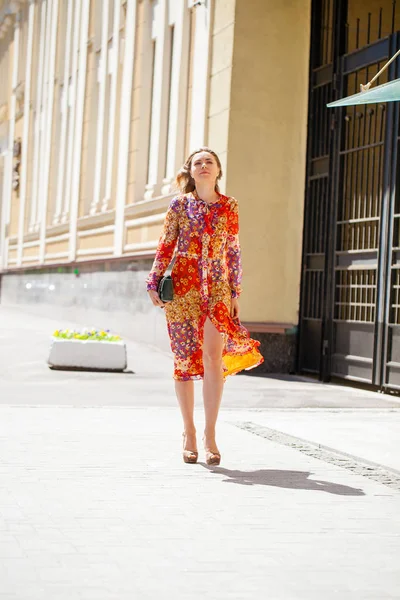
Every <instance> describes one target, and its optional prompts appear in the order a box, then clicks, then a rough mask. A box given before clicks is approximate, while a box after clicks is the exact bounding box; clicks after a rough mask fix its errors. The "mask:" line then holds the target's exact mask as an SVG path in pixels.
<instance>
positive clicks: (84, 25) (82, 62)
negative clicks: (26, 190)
mask: <svg viewBox="0 0 400 600" xmlns="http://www.w3.org/2000/svg"><path fill="white" fill-rule="evenodd" d="M89 13H90V2H89V1H88V0H84V2H83V4H82V14H81V22H80V42H79V64H78V81H77V97H76V108H75V111H76V113H75V128H74V132H73V142H74V143H73V162H72V181H71V201H70V220H69V260H70V261H73V260H75V258H76V235H77V228H78V210H79V190H80V181H81V157H82V132H83V113H84V108H85V90H86V60H87V46H88V44H87V42H88V30H89Z"/></svg>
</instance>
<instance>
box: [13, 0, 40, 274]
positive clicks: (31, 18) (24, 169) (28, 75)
mask: <svg viewBox="0 0 400 600" xmlns="http://www.w3.org/2000/svg"><path fill="white" fill-rule="evenodd" d="M35 11H36V5H35V0H30V2H29V15H28V40H27V47H26V53H27V57H26V70H25V95H24V131H23V135H22V156H21V180H20V196H19V205H20V208H19V221H18V250H17V266H18V267H20V266H21V264H22V255H23V244H24V233H25V204H26V184H27V174H28V149H29V125H30V116H31V108H30V105H31V82H32V53H33V30H34V25H35Z"/></svg>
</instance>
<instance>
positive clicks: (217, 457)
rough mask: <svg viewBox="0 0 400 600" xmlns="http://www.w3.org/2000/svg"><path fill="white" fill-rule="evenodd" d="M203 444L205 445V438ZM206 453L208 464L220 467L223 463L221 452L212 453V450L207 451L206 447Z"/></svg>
mask: <svg viewBox="0 0 400 600" xmlns="http://www.w3.org/2000/svg"><path fill="white" fill-rule="evenodd" d="M203 444H204V438H203ZM204 451H205V453H206V464H207V465H214V466H218V465H219V463H220V462H221V454H220V453H219V452H211V450H207V448H205V447H204Z"/></svg>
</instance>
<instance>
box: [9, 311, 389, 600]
mask: <svg viewBox="0 0 400 600" xmlns="http://www.w3.org/2000/svg"><path fill="white" fill-rule="evenodd" d="M4 314H5V313H4V311H3V313H2V311H0V325H1V317H2V315H3V318H5V317H4ZM6 317H7V318H6V322H7V323H6V324H7V326H8V327H9V332H10V335H9V338H7V340H6V342H7V347H6V348H5V347H4V345H3V350H2V348H1V346H0V355H1V361H0V371H1V373H0V386H1V388H0V391H1V398H0V600H5V599H6V600H16V599H17V600H39V599H40V600H50V599H51V600H89V599H93V600H125V599H126V600H128V599H129V600H133V599H139V600H141V599H143V600H147V599H151V600H153V599H154V600H156V599H157V600H158V599H160V598H161V599H167V600H169V599H171V600H172V599H173V600H181V599H182V600H183V599H188V600H189V599H190V600H192V599H193V600H200V598H201V599H202V600H203V599H204V598H205V597H207V598H210V599H211V600H213V599H216V600H224V599H226V600H229V599H237V600H250V599H252V600H253V599H256V600H258V599H264V598H268V600H334V599H335V600H336V599H340V600H386V599H396V598H397V599H399V598H400V593H399V589H400V585H399V584H400V575H399V567H398V564H399V560H398V559H399V556H400V511H399V506H400V494H399V491H397V489H395V487H394V486H389V485H388V481H383V480H382V481H376V480H373V479H371V477H368V476H367V477H366V476H364V475H365V469H364V467H365V466H366V465H367V464H368V465H371V463H370V462H369V461H365V460H363V459H362V456H363V454H361V455H360V456H361V458H360V459H358V458H354V457H352V456H349V454H346V453H345V452H342V456H341V455H340V447H338V449H337V451H335V452H332V450H331V449H330V448H329V446H330V445H331V444H326V448H323V447H322V446H323V444H321V443H317V442H318V441H320V440H317V438H310V439H308V438H307V439H304V440H302V439H301V436H300V435H297V434H293V433H292V434H288V433H287V432H285V431H283V430H282V431H280V430H278V428H276V427H275V428H274V425H272V423H276V422H278V421H277V419H279V418H280V417H279V413H278V411H277V410H276V408H274V410H275V413H269V412H268V410H267V404H268V402H269V401H270V400H269V399H270V398H271V399H272V401H273V402H275V401H276V398H279V401H280V402H281V403H282V404H283V403H284V401H285V398H286V396H285V394H286V395H287V394H289V396H288V403H289V404H290V403H292V402H293V401H295V402H300V398H301V402H302V403H303V404H304V403H305V402H308V399H310V402H311V399H312V395H313V394H314V396H316V395H317V396H319V399H318V402H320V403H321V402H322V401H323V400H321V390H322V389H323V391H324V394H323V396H324V398H329V399H330V400H329V402H330V403H332V404H333V405H334V404H335V402H338V398H339V395H338V394H337V390H336V391H335V388H334V387H333V386H330V387H329V386H327V387H323V388H321V386H313V385H311V384H307V383H304V384H302V383H301V382H299V383H296V382H295V381H293V382H290V381H289V382H281V383H280V382H279V381H277V380H270V381H268V380H264V381H260V380H255V379H254V378H246V377H240V378H236V380H233V381H232V382H231V383H230V384H229V387H227V390H226V398H225V404H224V406H223V409H222V411H221V418H220V425H219V437H218V439H219V445H220V448H221V451H222V454H223V460H222V463H221V466H220V467H215V468H209V467H207V466H206V465H205V463H204V462H203V454H202V452H200V462H199V464H198V465H185V464H183V462H182V460H181V456H180V443H181V442H180V435H181V421H180V417H179V414H178V411H177V409H176V407H175V406H174V404H173V401H174V399H173V389H172V386H171V385H169V386H168V384H167V381H169V379H168V380H167V376H168V377H169V374H168V373H167V368H165V372H164V367H165V365H164V363H163V358H162V356H160V355H156V354H153V355H152V354H151V352H149V351H147V350H145V349H141V354H140V357H139V355H138V354H137V352H136V354H135V355H136V356H137V362H136V365H135V367H136V368H135V371H136V375H135V376H134V377H132V378H124V379H121V378H118V377H113V376H104V377H102V376H99V375H96V376H95V377H92V376H89V374H71V373H69V374H63V373H54V372H51V371H49V370H46V369H45V366H44V360H43V357H42V356H39V358H35V357H36V355H37V353H38V350H37V348H39V349H41V348H44V345H45V344H47V343H48V342H47V341H45V339H44V337H43V334H42V333H41V332H42V331H43V328H44V323H45V321H44V320H40V319H39V320H37V321H36V322H34V318H33V317H32V318H31V320H30V321H28V320H26V319H25V321H24V318H23V317H22V315H21V316H19V317H18V319H17V320H14V321H13V320H12V317H13V315H12V314H11V313H10V314H8V313H7V314H6ZM52 325H53V324H52ZM18 327H20V328H21V332H23V335H22V333H21V337H20V338H19V337H18V336H19V333H18ZM29 330H31V331H32V332H33V334H34V335H33V334H32V336H30V334H29ZM1 331H3V332H4V329H3V330H1V328H0V333H1ZM7 335H8V334H7ZM41 336H42V337H41ZM46 339H47V338H46ZM35 344H36V347H35ZM134 350H135V351H136V349H135V346H132V351H134ZM40 351H41V352H42V350H40ZM151 357H153V358H152V360H150V359H151ZM35 361H36V362H35ZM140 361H141V362H140ZM154 364H156V365H157V369H158V378H157V377H156V378H154V377H153V378H152V377H151V372H152V369H153V370H154ZM18 365H20V367H19V368H17V367H18ZM168 368H169V367H168ZM146 369H147V370H146ZM161 373H162V376H161ZM170 388H171V389H170ZM163 390H167V391H165V392H164V393H162V391H163ZM285 390H286V391H285ZM313 390H315V392H314V391H313ZM89 391H90V394H89ZM260 393H262V394H263V396H262V398H265V400H264V399H263V400H262V402H265V408H262V407H261V408H260V398H261V396H260V395H259V394H260ZM343 394H347V396H348V398H349V399H350V400H351V398H354V403H356V404H357V405H358V404H360V403H361V404H362V403H363V402H365V405H366V406H370V403H371V402H375V403H376V398H373V397H372V396H369V395H368V394H364V395H363V393H362V392H360V393H359V392H355V391H353V390H349V391H348V392H347V391H346V392H343V390H341V392H340V397H341V398H342V397H343ZM14 398H17V399H18V404H14V403H13V399H14ZM243 398H246V401H244V400H243ZM293 399H294V400H293ZM378 401H381V399H378ZM240 402H241V404H242V405H241V407H240V408H239V407H238V404H239V403H240ZM313 402H314V401H313ZM346 402H347V400H346ZM352 402H353V400H352ZM146 403H148V406H147V407H146ZM252 403H253V406H257V410H254V409H251V406H252ZM384 403H385V399H382V404H383V405H384ZM244 404H246V405H245V406H244ZM290 405H292V404H290ZM387 405H389V404H387ZM389 406H391V407H392V408H390V411H392V412H390V413H389V412H387V413H382V412H381V411H380V409H379V408H375V409H372V408H371V409H368V410H367V412H365V411H363V409H360V410H359V412H357V416H356V425H355V426H357V423H358V422H359V426H360V427H362V426H363V422H364V420H365V419H366V418H367V416H368V419H369V420H370V422H369V426H371V422H372V425H373V423H374V422H375V420H376V424H377V427H382V426H384V424H385V423H396V422H398V420H397V421H396V419H398V409H397V408H396V404H390V405H389ZM274 407H275V404H274ZM335 410H336V409H335ZM349 410H350V409H349ZM386 410H388V409H386ZM374 411H376V412H374ZM300 413H301V414H302V415H303V416H305V417H307V419H308V418H309V419H311V420H314V421H315V423H316V426H318V423H321V424H322V423H323V424H324V426H325V427H326V426H327V423H328V424H329V423H330V422H331V423H332V424H333V417H335V418H340V419H342V416H341V413H340V411H336V412H335V414H333V413H332V412H330V411H329V410H325V409H316V410H315V412H314V413H304V412H303V411H302V410H300V412H297V413H296V412H294V411H292V412H291V411H290V410H289V411H288V412H286V413H284V412H282V413H281V414H283V415H284V418H285V419H288V420H289V421H290V420H291V419H292V420H293V419H296V415H299V414H300ZM273 414H274V415H275V416H273ZM349 414H350V413H349ZM353 414H354V410H353V409H352V412H351V415H353ZM277 415H278V416H277ZM291 415H292V417H291ZM382 415H383V416H382ZM392 417H393V420H392ZM343 418H345V415H344V417H343ZM274 419H275V421H274ZM196 421H197V424H198V432H199V442H200V432H201V430H202V427H201V426H202V423H203V413H202V410H201V407H200V406H199V407H198V408H197V409H196ZM269 422H270V423H271V425H270V426H269V425H268V423H269ZM341 422H342V421H340V422H339V427H340V423H341ZM328 426H329V425H328ZM352 426H353V425H352ZM335 427H338V425H337V423H336V425H335ZM320 430H321V429H320V428H319V429H318V431H320ZM353 431H354V429H353ZM390 431H391V432H393V431H395V427H394V426H392V427H391V428H390ZM388 432H389V427H388ZM254 433H257V435H254ZM260 434H261V435H260ZM388 435H389V433H388ZM391 435H392V434H391ZM361 437H362V436H361ZM373 441H374V440H371V444H372V442H373ZM395 442H396V440H394V443H395ZM340 443H341V442H340ZM375 443H376V441H375ZM376 448H378V446H376ZM299 450H300V451H299ZM324 452H326V453H327V454H324ZM333 454H334V455H335V456H334V457H333V456H332V455H333ZM383 455H384V454H382V455H381V456H383ZM333 458H334V459H335V460H333ZM341 458H345V459H346V461H348V462H347V465H346V464H344V463H343V462H341V461H340V462H339V463H338V462H337V459H339V460H340V459H341ZM377 462H379V460H378V459H377ZM343 466H345V467H346V466H347V467H350V468H343ZM353 466H355V467H356V468H354V469H353ZM372 466H373V467H374V468H378V467H375V466H374V465H372ZM361 467H362V469H361V471H358V469H359V468H361ZM382 468H384V469H385V470H386V471H390V472H391V473H392V475H393V477H397V475H396V473H395V470H394V469H390V468H388V467H387V466H385V465H382Z"/></svg>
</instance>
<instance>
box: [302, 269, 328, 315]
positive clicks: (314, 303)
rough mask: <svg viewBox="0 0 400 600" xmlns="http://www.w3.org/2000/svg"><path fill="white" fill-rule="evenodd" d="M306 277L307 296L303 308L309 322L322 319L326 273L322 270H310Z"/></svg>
mask: <svg viewBox="0 0 400 600" xmlns="http://www.w3.org/2000/svg"><path fill="white" fill-rule="evenodd" d="M305 277H306V280H305V284H306V295H305V298H304V306H303V315H304V318H306V319H307V320H311V319H321V318H322V291H323V282H324V272H323V271H320V270H315V271H312V270H308V271H307V273H306V275H305Z"/></svg>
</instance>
